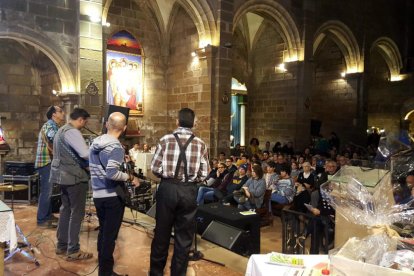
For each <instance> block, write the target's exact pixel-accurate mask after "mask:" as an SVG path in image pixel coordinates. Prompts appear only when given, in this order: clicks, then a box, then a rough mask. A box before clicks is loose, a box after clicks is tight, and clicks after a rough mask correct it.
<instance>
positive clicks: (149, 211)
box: [147, 202, 157, 218]
mask: <svg viewBox="0 0 414 276" xmlns="http://www.w3.org/2000/svg"><path fill="white" fill-rule="evenodd" d="M156 210H157V203H156V202H155V203H154V204H153V205H152V206H151V208H150V209H149V210H148V212H147V215H148V216H150V217H152V218H155V214H156Z"/></svg>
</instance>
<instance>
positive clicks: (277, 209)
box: [269, 202, 292, 217]
mask: <svg viewBox="0 0 414 276" xmlns="http://www.w3.org/2000/svg"><path fill="white" fill-rule="evenodd" d="M269 204H270V206H271V210H272V215H274V216H278V217H282V210H289V209H290V208H291V207H292V204H291V203H289V204H278V203H275V202H270V203H269Z"/></svg>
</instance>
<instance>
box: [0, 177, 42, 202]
mask: <svg viewBox="0 0 414 276" xmlns="http://www.w3.org/2000/svg"><path fill="white" fill-rule="evenodd" d="M3 181H4V182H11V183H13V184H24V185H27V190H22V191H15V192H4V201H5V202H10V201H11V200H12V199H13V200H14V202H22V203H29V204H30V203H34V202H36V201H37V198H38V197H39V175H38V174H34V175H28V176H22V175H3Z"/></svg>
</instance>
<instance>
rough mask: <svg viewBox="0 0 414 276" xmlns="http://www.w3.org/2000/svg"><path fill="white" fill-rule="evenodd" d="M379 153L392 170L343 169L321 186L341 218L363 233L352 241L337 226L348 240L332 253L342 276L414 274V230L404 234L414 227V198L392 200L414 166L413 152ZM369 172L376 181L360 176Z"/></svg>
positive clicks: (337, 269) (338, 230) (323, 194)
mask: <svg viewBox="0 0 414 276" xmlns="http://www.w3.org/2000/svg"><path fill="white" fill-rule="evenodd" d="M381 150H382V151H383V152H385V153H386V154H387V156H384V157H387V158H388V160H391V171H386V170H375V169H373V170H369V169H365V170H366V171H364V168H359V167H357V168H358V169H355V167H346V166H345V167H344V168H342V169H341V170H340V171H339V172H338V173H337V174H336V175H334V176H333V177H332V178H331V179H330V180H329V181H328V182H326V183H324V184H322V185H321V194H322V196H323V197H325V198H326V199H327V200H328V202H329V204H330V205H331V206H332V207H333V208H334V209H335V210H336V214H337V216H338V215H340V216H341V217H343V218H344V219H345V220H346V221H347V222H348V223H350V224H356V225H358V226H360V227H361V228H364V229H365V232H364V234H363V235H360V237H352V236H351V237H350V236H349V229H348V228H347V227H344V228H342V229H341V228H336V232H346V233H348V238H349V237H350V238H349V239H348V240H347V241H346V243H345V244H344V245H342V247H340V248H339V249H338V248H336V249H335V250H332V251H331V252H330V258H331V264H332V269H333V272H334V273H336V274H338V275H375V276H379V275H414V241H413V240H412V237H413V236H414V231H412V232H410V231H409V230H408V231H404V230H407V229H409V228H407V226H412V225H414V208H412V206H413V203H414V199H412V198H414V197H411V198H410V200H408V201H406V203H404V204H398V203H395V200H394V196H395V193H394V190H395V187H396V184H395V183H396V181H397V180H398V179H401V178H403V177H404V176H405V175H407V173H408V172H410V171H412V169H413V168H414V153H413V152H412V151H411V150H408V151H403V152H400V153H398V154H395V153H393V152H392V150H390V148H388V149H386V148H385V147H383V148H382V149H381ZM379 151H380V149H379ZM358 170H360V171H362V172H360V171H358ZM371 172H372V173H373V174H374V176H375V177H374V176H373V175H370V177H368V178H366V179H364V177H361V176H366V175H367V173H368V174H369V173H371ZM373 179H374V180H373ZM375 179H378V181H377V182H376V181H375ZM368 182H371V183H368ZM411 229H414V227H412V228H411Z"/></svg>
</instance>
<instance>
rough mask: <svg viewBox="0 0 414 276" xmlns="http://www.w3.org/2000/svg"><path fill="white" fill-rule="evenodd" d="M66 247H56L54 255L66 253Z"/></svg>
mask: <svg viewBox="0 0 414 276" xmlns="http://www.w3.org/2000/svg"><path fill="white" fill-rule="evenodd" d="M66 252H67V249H66V248H65V249H60V248H56V250H55V253H56V255H66Z"/></svg>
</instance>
